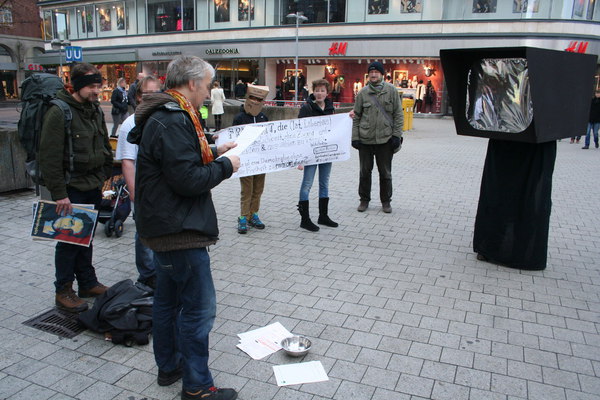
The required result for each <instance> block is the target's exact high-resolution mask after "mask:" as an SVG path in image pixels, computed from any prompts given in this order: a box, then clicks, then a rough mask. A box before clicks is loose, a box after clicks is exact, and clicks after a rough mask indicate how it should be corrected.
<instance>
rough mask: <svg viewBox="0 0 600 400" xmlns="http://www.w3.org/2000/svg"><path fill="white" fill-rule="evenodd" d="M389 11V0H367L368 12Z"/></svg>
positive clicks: (380, 12) (384, 12) (383, 12)
mask: <svg viewBox="0 0 600 400" xmlns="http://www.w3.org/2000/svg"><path fill="white" fill-rule="evenodd" d="M389 12H390V2H389V0H369V14H388V13H389Z"/></svg>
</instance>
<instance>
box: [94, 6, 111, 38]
mask: <svg viewBox="0 0 600 400" xmlns="http://www.w3.org/2000/svg"><path fill="white" fill-rule="evenodd" d="M96 10H97V11H98V21H99V24H98V25H99V26H100V32H109V31H110V30H111V25H110V24H111V22H110V20H111V12H110V11H111V9H110V7H108V6H101V7H98V8H97V9H96Z"/></svg>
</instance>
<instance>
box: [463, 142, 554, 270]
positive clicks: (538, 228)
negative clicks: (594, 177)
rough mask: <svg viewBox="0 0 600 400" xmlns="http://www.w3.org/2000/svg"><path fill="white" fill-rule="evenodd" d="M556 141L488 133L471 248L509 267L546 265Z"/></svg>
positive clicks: (490, 259)
mask: <svg viewBox="0 0 600 400" xmlns="http://www.w3.org/2000/svg"><path fill="white" fill-rule="evenodd" d="M555 159H556V141H552V142H547V143H539V144H532V143H520V142H512V141H505V140H495V139H490V141H489V143H488V149H487V155H486V160H485V165H484V169H483V177H482V179H481V191H480V195H479V205H478V207H477V217H476V219H475V233H474V237H473V250H474V251H475V252H476V253H478V254H480V255H481V256H483V257H485V259H487V261H490V262H493V263H497V264H500V265H505V266H507V267H511V268H519V269H526V270H541V269H544V268H546V260H547V253H548V229H549V223H550V211H551V207H552V199H551V195H552V174H553V172H554V162H555Z"/></svg>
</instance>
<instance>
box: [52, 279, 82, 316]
mask: <svg viewBox="0 0 600 400" xmlns="http://www.w3.org/2000/svg"><path fill="white" fill-rule="evenodd" d="M72 285H73V284H72V283H69V284H67V285H65V286H64V287H63V288H62V289H61V290H59V291H58V292H56V300H55V303H56V307H57V308H60V309H61V310H64V311H67V312H72V313H80V312H82V311H85V310H87V309H88V304H87V303H86V302H85V301H84V300H81V299H80V298H79V297H77V295H76V294H75V291H74V290H73V286H72Z"/></svg>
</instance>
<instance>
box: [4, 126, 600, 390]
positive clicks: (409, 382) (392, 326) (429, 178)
mask: <svg viewBox="0 0 600 400" xmlns="http://www.w3.org/2000/svg"><path fill="white" fill-rule="evenodd" d="M415 125H416V129H415V130H413V131H412V132H410V133H408V134H406V140H405V142H404V148H403V149H402V151H401V152H400V153H399V154H398V155H397V157H396V158H395V159H394V169H393V171H394V190H395V195H394V199H393V202H392V205H393V207H394V210H393V213H392V214H384V213H383V212H382V211H381V209H380V204H379V202H378V201H373V202H372V203H371V205H370V208H369V209H368V210H367V211H366V212H365V213H358V212H356V206H357V205H358V196H357V180H358V157H357V155H356V154H353V157H352V159H351V160H350V161H347V162H343V163H336V164H334V168H333V172H332V176H331V187H330V191H331V193H330V197H331V216H332V218H333V219H334V220H335V221H338V222H339V223H340V227H339V228H326V227H322V228H321V230H320V231H319V232H318V233H311V232H308V231H305V230H301V229H300V228H299V216H298V213H297V211H296V207H295V204H296V202H297V196H298V190H299V185H300V180H301V172H299V171H296V170H290V171H286V172H280V173H274V174H270V175H269V176H268V177H267V183H266V190H265V194H264V196H263V203H262V212H261V217H262V219H263V221H265V222H266V224H267V229H265V230H264V231H256V230H250V232H249V233H248V234H247V235H238V234H237V232H236V229H235V220H236V216H237V213H238V212H239V211H238V210H239V208H238V207H239V201H238V199H239V195H238V193H239V183H238V182H237V181H236V180H233V181H228V182H225V183H224V184H222V185H220V186H219V187H218V188H216V189H215V190H214V191H213V197H214V202H215V204H216V208H217V212H218V214H219V220H220V228H221V239H222V240H221V241H220V242H219V243H218V244H217V245H216V246H214V247H212V248H211V253H210V254H211V256H212V267H213V271H214V279H215V284H216V287H217V290H218V317H217V321H216V324H215V327H214V330H213V333H212V336H211V347H212V350H211V361H210V363H211V367H212V370H213V371H214V375H215V380H216V383H217V384H218V385H220V386H226V387H234V388H236V389H238V390H239V392H240V396H239V398H240V399H241V400H251V399H257V400H259V399H260V400H269V399H276V400H318V399H340V400H348V399H357V400H367V399H373V400H408V399H412V400H416V399H451V400H460V399H486V400H487V399H493V400H495V399H532V400H538V399H539V400H560V399H569V400H574V399H578V400H584V399H599V398H600V397H599V393H600V335H599V329H600V299H599V294H600V290H599V289H600V278H599V273H598V270H599V265H600V261H598V260H599V259H600V250H599V246H600V216H599V215H600V214H599V212H598V204H597V203H598V199H599V198H600V186H599V185H598V180H597V179H596V178H597V171H598V168H599V166H600V150H595V149H590V150H585V151H584V150H581V149H580V147H581V144H580V145H576V144H573V145H571V144H569V141H568V140H563V141H562V142H559V143H558V157H557V162H556V170H555V174H554V191H553V202H554V204H553V211H552V218H551V227H550V240H549V259H548V267H547V269H546V270H544V271H519V270H514V269H508V268H504V267H499V266H496V265H493V264H488V263H485V262H480V261H477V260H476V259H475V255H474V254H473V253H472V249H471V247H472V234H473V223H474V216H475V210H476V203H477V198H478V191H479V183H480V177H481V172H482V165H483V161H484V157H485V149H486V143H487V141H486V140H485V139H480V138H468V137H461V136H456V135H455V134H454V127H453V124H452V122H451V121H450V120H448V119H442V120H438V119H435V120H434V119H429V120H416V121H415ZM376 180H377V179H375V181H376ZM377 191H378V187H377V185H376V183H375V185H374V188H373V193H374V194H375V196H374V198H377V195H376V193H377ZM316 197H317V190H316V187H314V188H313V191H312V198H313V199H315V201H313V202H312V203H311V211H312V213H313V216H314V217H315V218H316V214H317V204H316ZM34 198H35V197H34V195H33V194H32V192H30V191H25V192H18V193H9V194H3V195H0V215H1V216H2V218H1V219H0V273H1V275H2V277H3V279H2V281H0V337H2V340H0V348H1V351H0V398H2V399H11V400H15V399H54V400H58V399H71V398H77V399H86V400H100V399H127V400H140V399H143V398H146V399H161V400H162V399H177V398H178V396H179V391H180V383H177V384H175V385H173V386H172V387H167V388H164V387H159V386H158V385H157V384H156V373H157V370H156V367H155V364H154V359H153V354H152V347H151V346H142V347H130V348H128V347H123V346H114V345H112V344H111V343H109V342H105V341H104V340H103V339H102V337H101V336H100V335H97V334H94V333H90V332H84V333H82V334H80V335H79V336H77V337H75V338H74V339H60V338H58V337H57V336H54V335H51V334H47V333H43V332H41V331H39V330H36V329H33V328H30V327H26V326H24V325H22V322H23V321H25V320H27V319H29V318H31V317H33V316H36V315H38V314H40V313H42V312H44V311H46V310H48V309H49V308H51V307H52V305H53V303H54V293H53V284H52V282H53V274H54V268H53V264H54V263H53V257H54V248H53V245H51V244H48V243H44V242H41V243H40V242H32V241H31V240H30V239H29V237H28V231H29V229H30V221H31V204H32V202H33V200H34ZM102 232H103V231H102V226H100V228H99V232H98V234H97V235H96V238H95V248H94V251H95V253H94V262H95V265H96V269H97V273H98V275H99V278H100V280H101V281H102V282H103V283H105V284H109V285H110V284H114V283H116V282H118V281H120V280H122V279H126V278H133V279H135V277H136V274H135V266H134V252H133V251H134V249H133V233H134V226H133V222H132V221H131V219H128V220H127V222H126V224H125V234H124V236H123V237H121V238H119V239H117V238H114V237H112V238H107V237H105V236H104V234H103V233H102ZM274 321H279V322H281V323H282V324H283V325H284V326H285V327H287V328H288V329H289V330H290V331H292V332H294V333H297V334H304V335H307V336H309V337H310V338H311V339H312V340H313V343H314V348H313V350H312V351H311V353H309V354H308V355H307V356H306V357H305V358H304V361H308V360H320V361H321V362H322V363H323V365H324V366H325V369H326V371H327V373H328V375H329V377H330V380H329V381H327V382H322V383H316V384H305V385H299V386H292V387H281V388H280V387H278V386H277V385H276V383H275V378H274V375H273V370H272V366H273V365H278V364H287V363H292V362H298V361H301V360H297V359H290V358H287V357H286V356H285V355H284V354H282V352H278V353H276V354H274V355H272V356H270V357H268V358H266V359H264V360H261V361H254V360H252V359H250V357H248V356H247V355H246V354H245V353H242V352H241V351H239V350H238V349H237V348H236V347H235V345H236V344H237V337H236V334H237V333H240V332H244V331H247V330H250V329H253V328H256V327H260V326H264V325H267V324H269V323H271V322H274Z"/></svg>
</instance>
